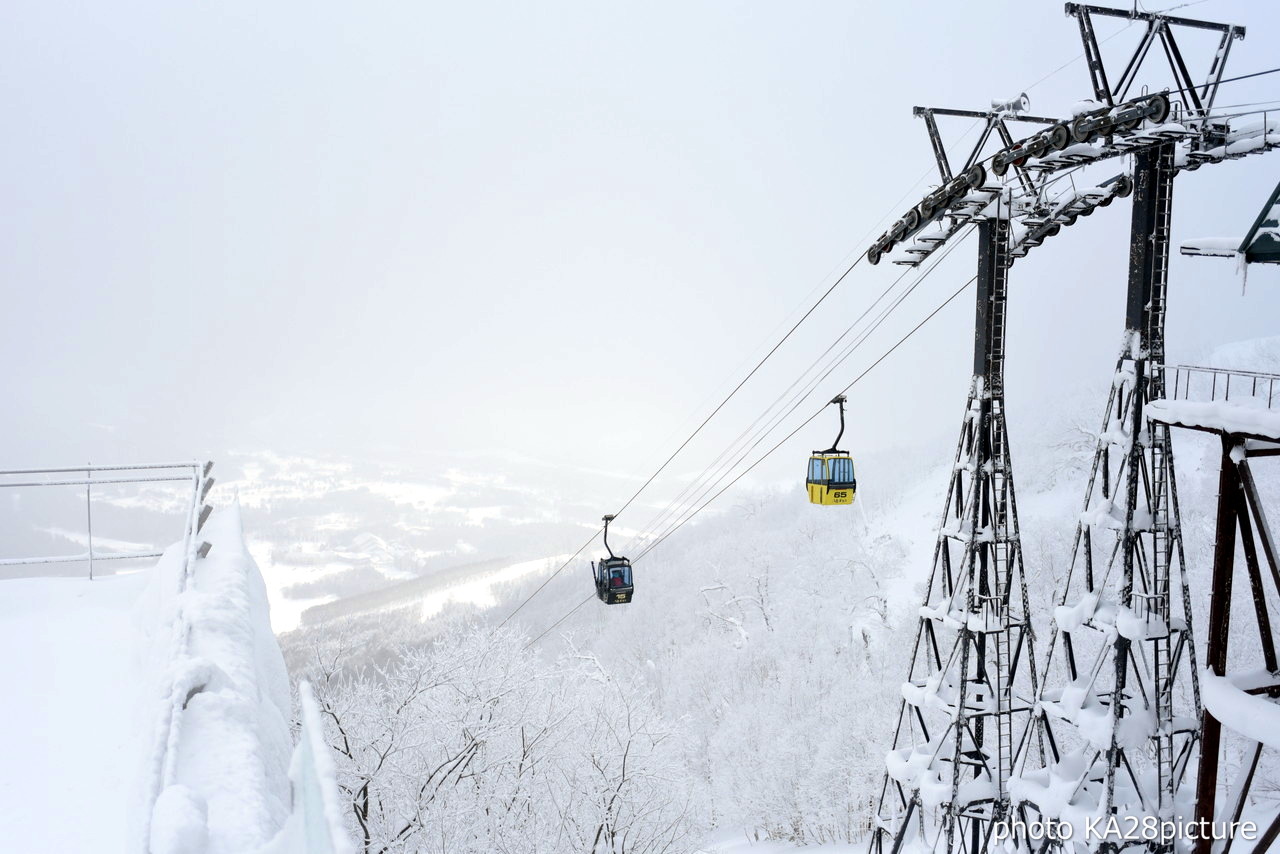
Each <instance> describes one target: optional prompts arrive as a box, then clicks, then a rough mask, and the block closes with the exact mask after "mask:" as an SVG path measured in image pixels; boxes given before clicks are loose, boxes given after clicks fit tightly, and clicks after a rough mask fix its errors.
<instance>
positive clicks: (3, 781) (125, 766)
mask: <svg viewBox="0 0 1280 854" xmlns="http://www.w3.org/2000/svg"><path fill="white" fill-rule="evenodd" d="M144 584H145V573H141V572H139V573H132V574H129V575H117V576H106V577H100V578H98V579H96V580H94V581H89V580H88V579H87V578H25V579H15V580H9V581H5V582H4V587H3V591H2V592H3V595H0V648H3V649H6V650H9V651H11V652H17V653H18V654H16V655H14V654H9V655H4V656H0V685H3V686H5V694H6V696H7V697H8V698H9V701H8V702H6V703H5V711H4V721H5V732H6V733H7V734H8V737H7V738H6V740H5V746H4V749H3V750H2V751H0V839H6V840H9V841H10V842H12V843H14V845H15V850H25V851H33V852H34V851H56V852H59V854H64V852H65V854H76V853H77V852H94V854H112V852H116V851H125V850H126V847H127V846H126V841H127V839H128V835H127V834H128V827H127V821H128V817H129V815H130V812H131V798H132V797H133V792H134V788H133V785H132V782H133V778H134V776H135V774H136V762H137V759H136V757H137V755H138V753H137V749H136V747H137V745H136V741H135V737H136V736H137V735H139V734H140V733H141V731H142V729H143V727H142V726H141V725H140V724H141V722H140V720H139V719H138V718H137V717H136V716H135V714H134V711H135V707H136V704H135V702H134V700H135V691H136V686H137V684H138V683H137V678H136V673H135V659H134V657H133V656H132V655H131V654H130V651H131V650H132V649H133V647H134V630H133V623H132V613H133V604H134V602H135V600H136V599H137V598H138V596H139V594H140V593H141V591H142V588H143V585H144ZM19 840H21V841H22V842H21V843H19Z"/></svg>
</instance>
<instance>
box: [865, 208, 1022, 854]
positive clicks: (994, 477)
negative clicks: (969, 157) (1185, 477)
mask: <svg viewBox="0 0 1280 854" xmlns="http://www.w3.org/2000/svg"><path fill="white" fill-rule="evenodd" d="M995 207H996V208H997V210H998V211H999V212H998V213H997V214H995V215H990V216H988V217H987V218H986V219H983V220H982V221H981V222H980V223H979V226H978V228H979V248H978V277H977V282H978V290H977V316H976V324H975V327H976V330H975V341H974V370H973V379H972V382H971V385H970V389H969V397H968V402H967V403H966V405H965V415H964V420H963V423H962V425H961V430H960V442H959V445H958V447H957V449H956V456H955V465H954V466H953V467H952V470H951V476H950V482H949V486H948V490H947V497H946V501H945V504H944V509H943V515H942V524H941V529H940V530H939V533H938V539H937V544H936V546H935V548H934V559H933V568H932V571H931V572H930V575H929V582H928V586H927V593H926V596H925V600H924V604H923V606H922V607H921V609H920V622H919V627H918V630H917V633H916V642H915V648H914V651H913V653H912V659H911V665H910V673H909V677H908V681H907V682H906V683H905V684H904V685H903V689H902V690H903V702H902V705H901V707H900V710H899V715H898V724H897V728H896V731H895V733H894V740H893V750H892V751H891V752H890V753H889V755H888V757H887V760H886V766H887V769H888V772H887V773H886V775H885V778H884V782H883V785H882V788H881V795H880V802H879V806H878V809H877V816H876V828H875V830H874V831H873V834H872V841H871V851H872V852H873V854H898V852H900V851H902V850H906V849H914V850H930V851H948V852H949V851H969V852H974V854H976V852H978V851H981V850H983V849H984V848H985V847H986V844H987V841H988V838H989V835H990V832H991V827H992V822H993V821H994V820H996V819H999V818H1001V817H1002V816H1003V815H1004V814H1005V809H1006V805H1007V803H1008V780H1009V775H1010V772H1011V770H1012V766H1013V757H1014V744H1013V737H1014V734H1015V732H1021V731H1022V729H1023V727H1021V726H1020V727H1016V728H1015V726H1014V720H1013V718H1014V716H1015V715H1024V714H1025V713H1027V712H1028V711H1029V709H1030V707H1031V700H1032V698H1033V697H1034V696H1035V693H1036V690H1035V689H1036V673H1035V661H1034V656H1033V654H1032V636H1031V631H1030V626H1029V623H1028V620H1027V615H1028V601H1027V589H1026V584H1025V582H1024V579H1023V567H1022V550H1021V547H1020V545H1019V538H1018V513H1017V506H1016V503H1015V500H1014V487H1013V474H1012V465H1011V461H1010V456H1009V439H1008V431H1007V429H1006V426H1005V400H1004V357H1005V324H1006V296H1007V282H1008V270H1009V263H1010V254H1009V251H1010V245H1009V240H1010V238H1009V232H1010V228H1009V220H1008V219H1007V211H1008V207H1007V200H1006V199H1003V198H1002V199H1001V200H1000V201H998V202H997V203H996V204H995Z"/></svg>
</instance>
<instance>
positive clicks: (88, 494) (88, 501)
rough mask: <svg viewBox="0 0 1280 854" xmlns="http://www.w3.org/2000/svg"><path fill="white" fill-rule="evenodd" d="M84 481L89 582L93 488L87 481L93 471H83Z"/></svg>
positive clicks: (91, 562) (90, 573)
mask: <svg viewBox="0 0 1280 854" xmlns="http://www.w3.org/2000/svg"><path fill="white" fill-rule="evenodd" d="M84 479H85V484H84V513H85V518H86V519H87V520H88V523H89V580H90V581H93V496H92V490H93V487H92V486H90V485H89V481H90V480H92V479H93V469H91V468H90V469H86V470H85V473H84Z"/></svg>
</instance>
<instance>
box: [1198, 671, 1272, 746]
mask: <svg viewBox="0 0 1280 854" xmlns="http://www.w3.org/2000/svg"><path fill="white" fill-rule="evenodd" d="M1200 696H1201V698H1203V700H1204V707H1205V710H1206V711H1208V712H1209V714H1211V715H1213V716H1214V717H1215V718H1217V719H1218V720H1219V721H1220V722H1221V723H1222V725H1223V726H1225V727H1227V728H1228V729H1230V730H1233V731H1234V732H1238V733H1240V734H1241V735H1243V736H1245V737H1246V738H1251V739H1253V740H1254V741H1258V742H1261V743H1262V744H1265V745H1267V746H1268V747H1280V706H1278V705H1276V704H1275V703H1273V702H1272V701H1271V700H1269V699H1266V698H1265V697H1255V696H1253V695H1252V694H1248V693H1246V692H1245V691H1244V689H1242V688H1238V687H1236V685H1235V684H1234V683H1233V682H1232V681H1231V679H1230V678H1229V677H1226V676H1217V675H1215V674H1214V673H1213V671H1212V670H1209V669H1208V668H1206V669H1205V670H1204V671H1203V672H1202V673H1201V675H1200Z"/></svg>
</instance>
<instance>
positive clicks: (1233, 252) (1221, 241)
mask: <svg viewBox="0 0 1280 854" xmlns="http://www.w3.org/2000/svg"><path fill="white" fill-rule="evenodd" d="M1179 251H1181V252H1182V254H1183V255H1204V256H1209V257H1213V258H1238V257H1240V256H1243V257H1244V260H1245V261H1246V262H1248V263H1250V264H1280V184H1277V185H1276V188H1275V190H1273V191H1272V193H1271V196H1270V197H1269V198H1268V199H1267V203H1266V204H1265V205H1263V206H1262V211H1261V212H1260V213H1259V214H1258V218H1257V219H1255V220H1254V222H1253V227H1252V228H1250V229H1249V231H1248V233H1247V234H1245V236H1244V237H1243V238H1242V239H1236V238H1232V237H1201V238H1197V239H1194V240H1187V241H1185V242H1184V243H1183V244H1182V246H1181V247H1180V249H1179Z"/></svg>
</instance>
